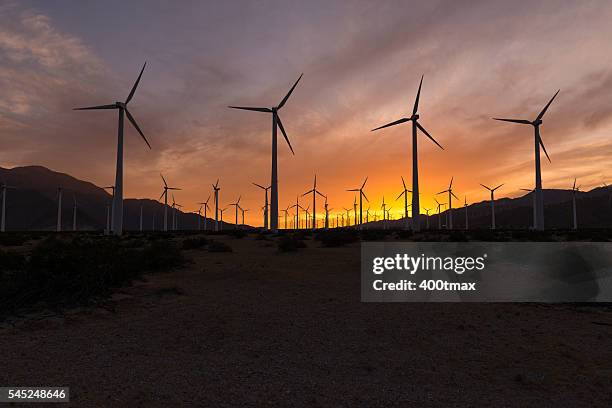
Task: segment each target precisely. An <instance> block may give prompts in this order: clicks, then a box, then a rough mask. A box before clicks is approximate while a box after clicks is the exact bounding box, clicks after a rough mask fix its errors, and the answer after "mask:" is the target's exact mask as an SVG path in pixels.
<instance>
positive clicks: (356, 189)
mask: <svg viewBox="0 0 612 408" xmlns="http://www.w3.org/2000/svg"><path fill="white" fill-rule="evenodd" d="M346 191H359V189H358V188H352V189H350V190H346Z"/></svg>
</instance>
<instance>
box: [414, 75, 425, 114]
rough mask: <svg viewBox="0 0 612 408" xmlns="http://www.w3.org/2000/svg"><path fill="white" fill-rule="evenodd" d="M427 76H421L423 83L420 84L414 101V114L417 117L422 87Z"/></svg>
mask: <svg viewBox="0 0 612 408" xmlns="http://www.w3.org/2000/svg"><path fill="white" fill-rule="evenodd" d="M424 76H425V75H421V82H420V83H419V90H418V91H417V96H416V99H415V100H414V108H413V109H412V114H413V115H416V113H417V111H418V110H419V98H420V97H421V86H423V77H424Z"/></svg>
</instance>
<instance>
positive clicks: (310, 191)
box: [302, 190, 313, 197]
mask: <svg viewBox="0 0 612 408" xmlns="http://www.w3.org/2000/svg"><path fill="white" fill-rule="evenodd" d="M312 191H313V190H308V191H307V192H305V193H304V194H302V197H304V196H305V195H307V194H310V193H312Z"/></svg>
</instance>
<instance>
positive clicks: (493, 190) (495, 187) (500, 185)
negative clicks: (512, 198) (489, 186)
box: [493, 183, 504, 191]
mask: <svg viewBox="0 0 612 408" xmlns="http://www.w3.org/2000/svg"><path fill="white" fill-rule="evenodd" d="M503 185H504V184H503V183H502V184H500V185H499V186H497V187H495V188H494V189H493V191H495V190H497V189H498V188H500V187H501V186H503Z"/></svg>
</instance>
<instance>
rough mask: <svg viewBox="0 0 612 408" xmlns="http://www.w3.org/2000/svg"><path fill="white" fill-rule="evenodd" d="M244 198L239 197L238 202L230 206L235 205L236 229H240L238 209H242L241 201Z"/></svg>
mask: <svg viewBox="0 0 612 408" xmlns="http://www.w3.org/2000/svg"><path fill="white" fill-rule="evenodd" d="M241 198H242V196H238V200H236V202H235V203H231V204H230V205H233V206H234V207H235V209H236V229H238V207H240V199H241Z"/></svg>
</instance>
